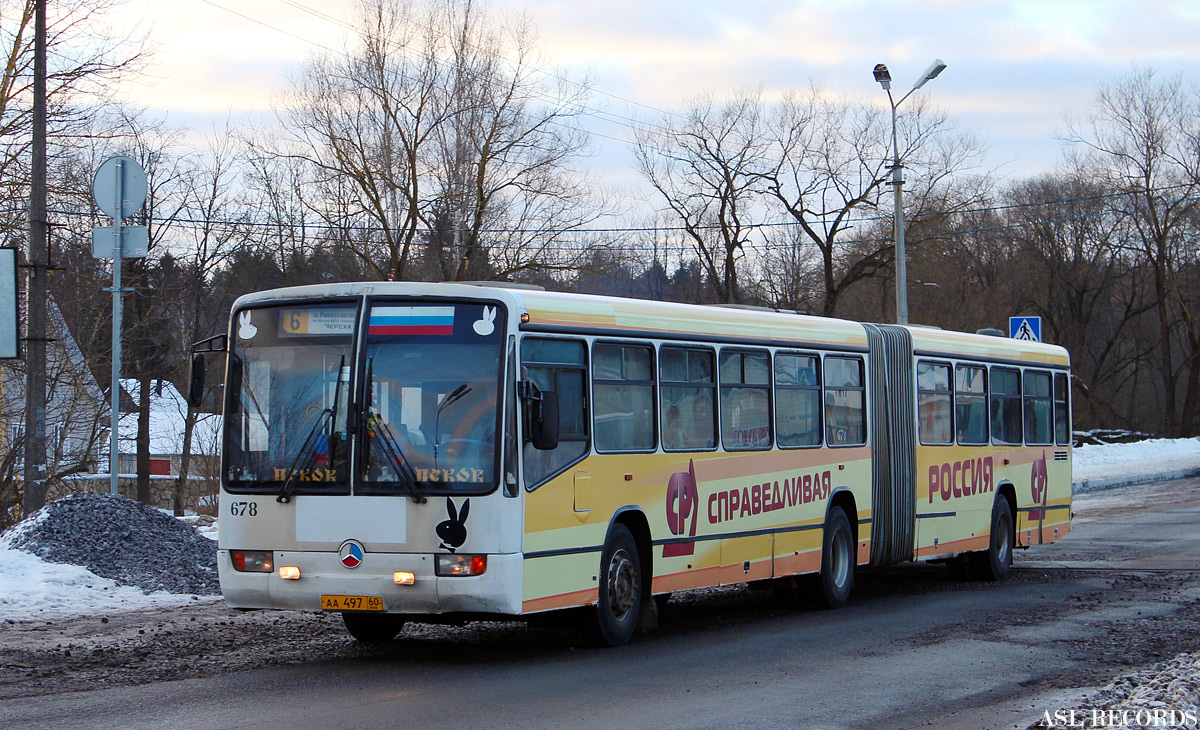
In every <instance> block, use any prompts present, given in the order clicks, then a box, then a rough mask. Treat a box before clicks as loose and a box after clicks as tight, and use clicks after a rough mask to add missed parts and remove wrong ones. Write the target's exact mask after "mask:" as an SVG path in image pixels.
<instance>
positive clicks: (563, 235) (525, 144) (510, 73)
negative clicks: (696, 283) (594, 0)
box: [430, 0, 607, 281]
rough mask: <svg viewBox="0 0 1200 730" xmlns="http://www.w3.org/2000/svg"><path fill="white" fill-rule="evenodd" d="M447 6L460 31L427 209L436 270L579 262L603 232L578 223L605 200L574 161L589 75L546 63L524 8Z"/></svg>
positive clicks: (505, 274) (503, 273)
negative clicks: (496, 14)
mask: <svg viewBox="0 0 1200 730" xmlns="http://www.w3.org/2000/svg"><path fill="white" fill-rule="evenodd" d="M445 11H446V12H447V14H448V15H449V16H450V17H449V21H448V23H447V25H448V27H452V28H455V29H456V33H455V35H454V37H453V38H452V39H451V42H452V53H453V56H452V58H453V61H452V63H451V64H450V71H449V76H448V78H447V86H446V88H445V89H444V96H445V98H446V99H447V100H448V101H450V108H449V109H448V110H447V111H448V113H447V115H446V118H445V122H444V123H443V124H441V125H439V127H438V130H437V142H438V144H437V151H438V155H437V160H438V166H437V168H436V172H435V177H436V180H437V183H436V194H435V196H434V200H433V205H432V209H431V216H432V219H433V222H434V223H435V225H434V226H433V228H434V232H435V234H437V233H439V232H440V233H442V234H443V236H442V239H443V240H437V239H436V238H435V240H434V241H433V243H434V244H436V245H434V246H431V247H430V249H431V253H432V254H434V255H435V256H436V257H437V263H438V269H439V274H440V276H441V278H445V279H452V280H459V281H462V280H467V279H510V278H512V277H514V276H519V275H521V274H522V273H523V272H528V271H530V270H540V271H543V272H550V271H572V270H575V269H577V268H579V267H580V266H582V265H584V263H585V262H586V261H587V260H588V258H589V257H590V256H591V252H592V250H593V249H594V248H595V247H596V246H599V245H603V243H604V241H602V240H600V241H598V240H597V239H596V237H595V236H584V235H582V234H581V230H582V229H583V228H584V227H585V226H586V225H588V224H589V223H591V222H593V221H595V220H596V219H597V218H598V217H599V216H601V215H602V214H603V213H604V212H606V210H607V204H606V201H605V199H604V198H603V196H601V195H600V194H599V193H598V190H599V187H598V186H596V185H594V184H592V182H591V181H590V180H589V179H588V177H587V176H586V175H585V174H583V173H582V172H581V171H579V170H578V169H576V168H575V166H574V163H575V162H577V161H578V160H579V158H580V157H581V156H582V155H583V154H584V153H585V152H586V149H587V141H588V137H587V134H586V133H585V132H584V131H583V129H582V127H581V125H580V118H581V116H582V115H583V114H584V113H585V111H586V110H587V106H586V104H587V101H588V97H589V94H590V85H589V83H588V82H586V81H572V80H568V79H566V78H565V77H563V76H561V75H557V74H552V73H548V72H545V71H543V66H542V64H541V63H539V60H538V58H537V54H536V49H535V46H534V42H535V39H536V34H535V31H534V29H533V27H532V26H531V25H530V23H529V21H528V20H527V19H525V18H522V17H517V18H506V19H504V21H503V22H501V23H496V22H495V21H494V20H493V19H492V18H489V17H488V16H487V15H485V14H483V13H481V12H479V11H478V10H476V9H474V8H473V6H472V3H471V2H469V0H468V1H466V2H456V1H452V2H448V3H447V4H446V6H445ZM547 79H549V83H547V81H546V80H547ZM445 239H448V240H445Z"/></svg>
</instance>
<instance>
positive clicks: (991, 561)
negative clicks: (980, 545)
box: [971, 497, 1015, 581]
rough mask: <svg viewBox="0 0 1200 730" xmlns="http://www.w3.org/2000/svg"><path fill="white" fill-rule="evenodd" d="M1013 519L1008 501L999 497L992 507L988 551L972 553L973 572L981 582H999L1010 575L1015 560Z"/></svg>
mask: <svg viewBox="0 0 1200 730" xmlns="http://www.w3.org/2000/svg"><path fill="white" fill-rule="evenodd" d="M1014 534H1015V533H1014V532H1013V517H1012V508H1011V507H1009V506H1008V500H1007V499H1005V498H1004V497H997V498H996V503H995V504H993V505H992V528H991V538H990V540H989V545H988V549H987V550H983V551H980V552H977V553H971V572H973V573H974V574H975V577H976V578H978V579H979V580H989V581H998V580H1003V579H1004V577H1005V576H1006V575H1008V569H1009V567H1010V566H1012V560H1013V542H1014Z"/></svg>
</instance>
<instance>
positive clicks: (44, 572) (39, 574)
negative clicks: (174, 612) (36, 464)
mask: <svg viewBox="0 0 1200 730" xmlns="http://www.w3.org/2000/svg"><path fill="white" fill-rule="evenodd" d="M217 600H220V599H219V598H217V597H205V598H195V597H193V596H191V595H181V594H175V593H167V592H166V591H157V592H154V593H147V592H145V591H143V590H142V589H140V588H133V587H130V586H121V585H117V583H116V581H113V580H109V579H108V578H101V577H100V576H98V575H96V574H95V573H92V572H91V571H89V570H87V569H85V568H81V567H79V566H76V565H63V564H60V563H49V562H46V561H45V560H42V559H41V558H39V557H37V556H36V555H33V554H32V553H27V552H25V551H24V550H13V549H11V548H0V621H42V620H47V621H49V620H53V619H59V618H68V617H72V616H89V615H97V614H105V613H112V612H114V611H136V610H138V609H143V608H150V607H152V606H179V605H183V604H187V603H193V602H196V601H217Z"/></svg>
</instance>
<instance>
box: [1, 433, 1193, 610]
mask: <svg viewBox="0 0 1200 730" xmlns="http://www.w3.org/2000/svg"><path fill="white" fill-rule="evenodd" d="M1074 462H1075V463H1074V470H1075V471H1074V474H1075V481H1080V480H1084V479H1111V478H1115V477H1122V476H1142V475H1150V474H1154V473H1160V472H1175V471H1180V470H1187V469H1200V440H1198V439H1151V440H1148V441H1142V442H1138V443H1132V444H1106V445H1102V446H1081V447H1079V448H1077V449H1075V452H1074ZM36 519H40V518H39V517H38V516H35V517H34V518H33V520H36ZM33 520H29V521H27V522H26V523H22V524H21V525H18V526H17V527H15V528H13V529H12V530H10V531H9V532H8V533H6V534H5V535H4V538H2V539H0V621H3V620H17V621H22V620H31V619H32V620H38V619H53V618H61V617H65V616H75V615H91V614H97V613H105V612H112V611H128V610H137V609H142V608H147V607H151V606H166V605H179V604H185V603H190V602H192V601H194V600H197V599H195V598H193V597H192V595H190V594H183V595H178V594H172V593H167V592H165V591H159V592H154V593H146V592H145V591H143V590H141V589H138V588H131V587H127V586H119V585H117V584H116V583H115V582H113V581H111V580H109V579H107V578H101V577H99V576H97V575H95V574H93V573H91V572H89V571H87V570H85V569H83V568H81V567H77V566H73V565H63V564H57V563H48V562H46V561H44V560H41V559H40V558H38V557H36V556H34V555H32V554H31V553H28V552H25V551H22V550H14V549H11V548H9V547H8V545H9V544H10V543H11V542H12V541H13V540H12V538H13V537H14V535H16V534H20V533H21V532H24V531H26V530H28V529H29V528H30V524H29V523H31V522H33ZM183 521H184V522H187V523H189V524H191V525H192V526H193V527H194V528H196V529H197V530H198V531H199V532H200V534H202V535H204V536H205V537H208V538H210V539H213V540H215V539H216V537H217V525H216V523H215V522H212V523H209V522H208V520H207V519H204V518H199V519H198V518H196V517H194V516H192V517H186V518H183ZM205 523H207V524H205ZM199 600H219V599H213V598H201V599H199Z"/></svg>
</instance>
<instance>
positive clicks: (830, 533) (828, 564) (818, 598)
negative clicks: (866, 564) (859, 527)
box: [813, 507, 855, 608]
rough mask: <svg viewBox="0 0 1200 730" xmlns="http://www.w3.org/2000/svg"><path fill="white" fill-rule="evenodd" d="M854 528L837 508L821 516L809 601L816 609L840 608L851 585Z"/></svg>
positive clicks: (845, 600) (847, 597) (844, 602)
mask: <svg viewBox="0 0 1200 730" xmlns="http://www.w3.org/2000/svg"><path fill="white" fill-rule="evenodd" d="M854 548H855V545H854V531H853V530H851V529H850V520H849V519H847V518H846V513H845V512H844V511H843V510H842V508H841V507H832V508H830V510H829V514H828V515H827V516H826V517H825V532H824V536H823V538H822V541H821V573H820V575H818V576H816V579H817V580H816V584H817V585H816V588H817V590H815V591H813V603H814V604H815V605H816V607H817V608H841V607H842V606H845V605H846V602H847V601H849V600H850V591H851V590H852V589H853V588H854V563H855V560H854V557H855V549H854Z"/></svg>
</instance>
